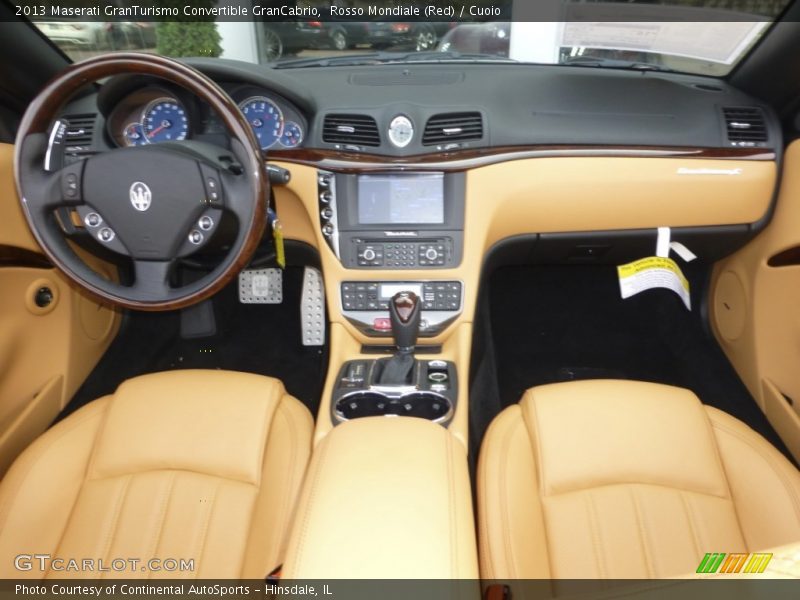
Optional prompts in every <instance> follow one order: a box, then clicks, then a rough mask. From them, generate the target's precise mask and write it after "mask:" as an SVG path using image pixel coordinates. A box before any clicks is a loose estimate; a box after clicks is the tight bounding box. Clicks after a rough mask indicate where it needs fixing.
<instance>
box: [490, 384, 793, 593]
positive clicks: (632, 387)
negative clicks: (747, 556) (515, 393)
mask: <svg viewBox="0 0 800 600" xmlns="http://www.w3.org/2000/svg"><path fill="white" fill-rule="evenodd" d="M478 511H479V517H478V520H479V543H480V560H481V574H482V576H483V577H485V578H502V579H505V578H509V579H512V578H575V579H579V578H638V577H670V576H681V575H683V574H686V573H693V572H694V571H695V569H696V568H697V566H698V565H699V563H700V561H701V559H702V558H703V556H704V555H705V553H706V552H725V553H734V552H754V551H759V550H764V549H767V548H770V547H773V546H780V545H783V544H789V543H794V542H798V541H800V474H799V473H798V471H797V469H795V468H794V466H793V465H792V464H791V463H790V462H789V461H788V460H786V459H785V458H784V457H783V456H782V455H781V454H780V453H779V452H778V451H777V450H776V449H775V448H774V447H773V446H772V445H771V444H769V443H768V442H767V441H766V440H764V439H763V438H762V437H761V436H759V435H758V434H757V433H755V432H754V431H753V430H752V429H750V428H749V427H747V426H746V425H745V424H743V423H742V422H740V421H738V420H736V419H734V418H733V417H731V416H729V415H727V414H725V413H723V412H721V411H719V410H716V409H714V408H711V407H708V406H703V405H702V404H701V403H700V401H699V400H698V399H697V397H696V396H695V395H694V394H693V393H691V392H690V391H688V390H684V389H680V388H674V387H669V386H663V385H656V384H648V383H637V382H629V381H610V380H609V381H581V382H571V383H564V384H554V385H547V386H542V387H536V388H533V389H531V390H529V391H528V392H527V393H526V394H525V396H524V397H523V398H522V401H521V402H520V403H519V405H515V406H511V407H509V408H507V409H506V410H504V411H503V412H502V413H501V414H500V415H499V416H498V417H497V418H496V419H495V421H494V422H493V423H492V425H491V426H490V428H489V430H488V431H487V434H486V437H485V439H484V442H483V447H482V449H481V456H480V460H479V467H478Z"/></svg>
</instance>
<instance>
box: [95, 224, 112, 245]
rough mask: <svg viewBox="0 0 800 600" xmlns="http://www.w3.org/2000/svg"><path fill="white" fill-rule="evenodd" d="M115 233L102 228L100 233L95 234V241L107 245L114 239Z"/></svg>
mask: <svg viewBox="0 0 800 600" xmlns="http://www.w3.org/2000/svg"><path fill="white" fill-rule="evenodd" d="M115 235H116V234H115V233H114V230H113V229H109V228H108V227H103V228H102V229H101V230H100V231H98V232H97V239H98V240H100V241H101V242H105V243H108V242H110V241H112V240H113V239H114V237H115Z"/></svg>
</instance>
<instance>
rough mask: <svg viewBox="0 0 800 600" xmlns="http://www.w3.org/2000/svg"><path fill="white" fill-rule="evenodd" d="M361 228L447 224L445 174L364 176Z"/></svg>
mask: <svg viewBox="0 0 800 600" xmlns="http://www.w3.org/2000/svg"><path fill="white" fill-rule="evenodd" d="M358 222H359V224H360V225H399V224H407V225H420V224H437V225H440V224H443V223H444V174H443V173H433V174H430V175H428V174H423V175H420V174H415V175H361V176H360V177H359V178H358Z"/></svg>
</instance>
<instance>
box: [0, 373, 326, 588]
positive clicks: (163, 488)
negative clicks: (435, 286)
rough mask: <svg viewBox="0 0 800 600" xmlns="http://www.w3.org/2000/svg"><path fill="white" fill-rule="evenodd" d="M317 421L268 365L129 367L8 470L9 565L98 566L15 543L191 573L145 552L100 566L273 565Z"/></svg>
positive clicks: (4, 511)
mask: <svg viewBox="0 0 800 600" xmlns="http://www.w3.org/2000/svg"><path fill="white" fill-rule="evenodd" d="M312 429H313V422H312V419H311V415H310V414H309V412H308V410H307V409H306V408H305V407H304V406H303V405H302V404H301V403H300V402H299V401H298V400H296V399H294V398H292V397H291V396H288V395H287V394H286V391H285V390H284V387H283V385H282V384H281V383H280V382H279V381H277V380H275V379H271V378H268V377H262V376H259V375H251V374H245V373H233V372H225V371H188V370H187V371H175V372H166V373H158V374H154V375H146V376H144V377H138V378H135V379H131V380H129V381H127V382H125V383H124V384H122V385H121V386H120V387H119V389H118V390H117V391H116V392H115V393H114V394H113V395H112V396H106V397H104V398H101V399H99V400H97V401H95V402H92V403H91V404H89V405H87V406H86V407H84V408H82V409H81V410H79V411H77V412H76V413H74V414H73V415H71V416H69V417H68V418H66V419H65V420H64V421H62V422H60V423H59V424H57V425H56V426H54V427H53V428H51V429H50V430H49V431H47V432H46V433H45V434H44V435H42V436H41V437H40V438H39V439H38V440H37V441H36V442H35V443H34V444H32V445H31V446H30V447H29V448H28V449H27V450H26V451H25V452H24V453H23V454H22V455H21V456H20V457H19V459H18V460H17V461H16V463H15V464H14V465H13V466H12V468H11V470H10V471H9V472H8V474H7V476H6V477H5V479H4V480H3V482H2V485H0V577H3V578H10V577H14V578H18V577H34V578H41V577H98V576H100V575H99V574H98V572H96V571H91V570H89V571H84V572H75V571H74V570H73V571H70V570H67V571H64V570H60V571H56V570H53V569H49V570H45V571H44V572H42V571H41V570H40V569H39V568H38V567H39V564H40V563H39V562H37V560H34V561H33V568H31V569H30V570H28V571H17V570H16V568H15V566H14V565H15V559H16V557H17V556H18V555H21V554H23V555H24V554H30V555H32V554H46V555H50V556H51V558H52V559H64V560H65V561H69V560H70V559H75V560H77V561H82V560H83V559H93V560H95V561H96V562H95V564H94V569H97V567H98V561H99V560H101V559H102V560H103V561H105V566H106V567H109V565H110V564H111V561H112V560H113V559H139V560H142V561H146V560H150V559H151V558H157V559H161V560H165V559H174V560H181V559H185V560H187V561H189V560H193V561H194V570H193V571H191V572H189V571H184V572H166V571H158V572H143V571H142V565H143V563H139V564H138V565H137V568H136V569H135V570H133V569H130V568H126V569H125V570H124V571H119V572H116V571H111V572H106V573H103V574H102V575H103V576H104V577H110V576H120V577H131V576H134V577H137V576H144V577H190V578H223V577H225V578H228V577H248V578H263V577H264V576H265V575H267V573H269V572H270V571H271V570H272V569H273V568H274V567H276V566H277V565H278V564H279V563H280V561H281V560H282V555H283V551H284V545H285V541H286V540H285V537H286V536H285V533H286V530H287V528H288V525H289V522H290V520H291V516H292V513H293V510H294V505H295V500H296V496H297V493H298V490H299V487H300V484H301V481H302V478H303V476H304V473H305V469H306V465H307V462H308V458H309V454H310V451H311V436H312ZM21 564H22V566H23V567H24V566H26V564H28V561H25V560H23V562H22V563H21ZM53 564H54V565H55V566H56V568H61V569H65V568H68V567H69V564H68V563H66V562H64V563H57V562H54V563H53ZM79 564H80V563H79ZM117 564H118V565H121V563H117ZM154 566H155V567H158V565H154ZM165 567H167V568H174V567H175V565H174V564H173V563H164V565H163V566H162V567H161V568H162V569H163V568H165ZM178 568H180V566H178Z"/></svg>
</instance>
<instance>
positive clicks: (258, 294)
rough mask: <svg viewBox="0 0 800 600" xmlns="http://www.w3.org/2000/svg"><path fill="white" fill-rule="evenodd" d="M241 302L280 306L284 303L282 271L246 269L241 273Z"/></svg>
mask: <svg viewBox="0 0 800 600" xmlns="http://www.w3.org/2000/svg"><path fill="white" fill-rule="evenodd" d="M239 302H241V303H242V304H280V303H281V302H283V270H282V269H246V270H244V271H241V272H240V273H239Z"/></svg>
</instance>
